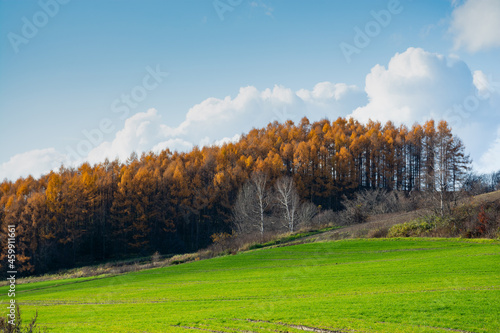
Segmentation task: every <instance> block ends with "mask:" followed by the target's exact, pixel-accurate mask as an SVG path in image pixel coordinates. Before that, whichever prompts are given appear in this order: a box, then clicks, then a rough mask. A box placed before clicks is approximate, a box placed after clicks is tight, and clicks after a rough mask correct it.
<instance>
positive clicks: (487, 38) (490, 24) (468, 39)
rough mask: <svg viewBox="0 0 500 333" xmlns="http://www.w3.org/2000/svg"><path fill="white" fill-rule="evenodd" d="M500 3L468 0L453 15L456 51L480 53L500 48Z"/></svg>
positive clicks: (494, 0)
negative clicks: (462, 49) (463, 50)
mask: <svg viewBox="0 0 500 333" xmlns="http://www.w3.org/2000/svg"><path fill="white" fill-rule="evenodd" d="M499 31H500V1H498V0H467V1H465V3H463V4H462V5H460V6H457V7H456V8H455V9H454V10H453V13H452V21H451V26H450V32H451V33H452V34H454V39H455V49H459V48H465V49H467V50H468V51H470V52H478V51H481V50H486V49H489V48H492V47H499V46H500V34H499Z"/></svg>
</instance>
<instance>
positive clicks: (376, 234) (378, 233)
mask: <svg viewBox="0 0 500 333" xmlns="http://www.w3.org/2000/svg"><path fill="white" fill-rule="evenodd" d="M388 233H389V229H388V228H377V229H372V230H370V231H369V232H368V235H367V237H368V238H384V237H387V234H388Z"/></svg>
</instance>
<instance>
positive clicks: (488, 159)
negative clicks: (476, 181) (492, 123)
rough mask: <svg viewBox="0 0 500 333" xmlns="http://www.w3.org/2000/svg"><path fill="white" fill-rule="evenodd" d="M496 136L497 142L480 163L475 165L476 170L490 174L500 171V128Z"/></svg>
mask: <svg viewBox="0 0 500 333" xmlns="http://www.w3.org/2000/svg"><path fill="white" fill-rule="evenodd" d="M496 134H497V136H496V139H495V141H493V142H492V143H491V145H490V146H489V148H488V150H487V151H486V152H485V153H484V154H483V155H482V156H481V158H480V160H479V162H478V163H475V165H474V166H475V169H476V170H478V171H480V172H484V173H489V172H494V171H498V170H499V169H500V127H498V129H497V133H496Z"/></svg>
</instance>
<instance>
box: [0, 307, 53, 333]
mask: <svg viewBox="0 0 500 333" xmlns="http://www.w3.org/2000/svg"><path fill="white" fill-rule="evenodd" d="M37 318H38V311H37V312H36V313H35V316H34V317H33V319H31V321H30V322H29V323H28V324H27V325H25V326H23V320H22V318H21V310H20V309H19V305H17V304H16V319H15V321H14V325H12V324H10V323H9V318H8V317H0V332H4V333H36V332H39V333H40V332H48V331H47V329H46V328H45V327H44V328H39V329H38V330H37V329H36V325H37V324H36V320H37Z"/></svg>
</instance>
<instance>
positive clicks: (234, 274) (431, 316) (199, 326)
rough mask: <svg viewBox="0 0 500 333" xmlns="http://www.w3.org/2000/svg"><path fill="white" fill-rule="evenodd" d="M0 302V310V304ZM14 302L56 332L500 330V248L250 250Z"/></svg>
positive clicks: (41, 287) (435, 242) (349, 243)
mask: <svg viewBox="0 0 500 333" xmlns="http://www.w3.org/2000/svg"><path fill="white" fill-rule="evenodd" d="M0 299H1V302H2V304H1V305H0V306H2V307H3V306H4V305H5V302H6V301H7V299H8V298H7V297H6V295H5V294H3V295H2V296H0ZM17 301H18V302H19V303H20V305H21V309H22V310H24V313H23V314H24V315H25V316H26V317H30V316H32V314H33V313H34V311H35V309H37V310H38V312H39V323H40V325H42V326H47V327H48V328H50V329H51V331H52V332H202V331H205V332H304V330H301V329H299V326H300V325H303V326H307V327H314V328H322V329H327V330H330V331H341V332H352V331H355V332H454V331H453V330H460V331H466V332H500V318H499V314H500V243H499V242H498V241H486V240H482V241H481V240H479V241H465V240H449V239H421V238H419V239H385V240H380V239H363V240H345V241H337V242H327V243H310V244H302V245H294V246H285V247H277V248H271V249H258V250H254V251H249V252H245V253H240V254H237V255H234V256H226V257H218V258H214V259H210V260H202V261H196V262H191V263H187V264H182V265H178V266H171V267H165V268H158V269H151V270H145V271H140V272H136V273H129V274H124V275H119V276H114V277H101V278H95V279H88V278H87V279H73V280H58V281H46V282H41V283H31V284H24V285H19V286H18V293H17ZM195 328H196V329H195Z"/></svg>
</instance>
